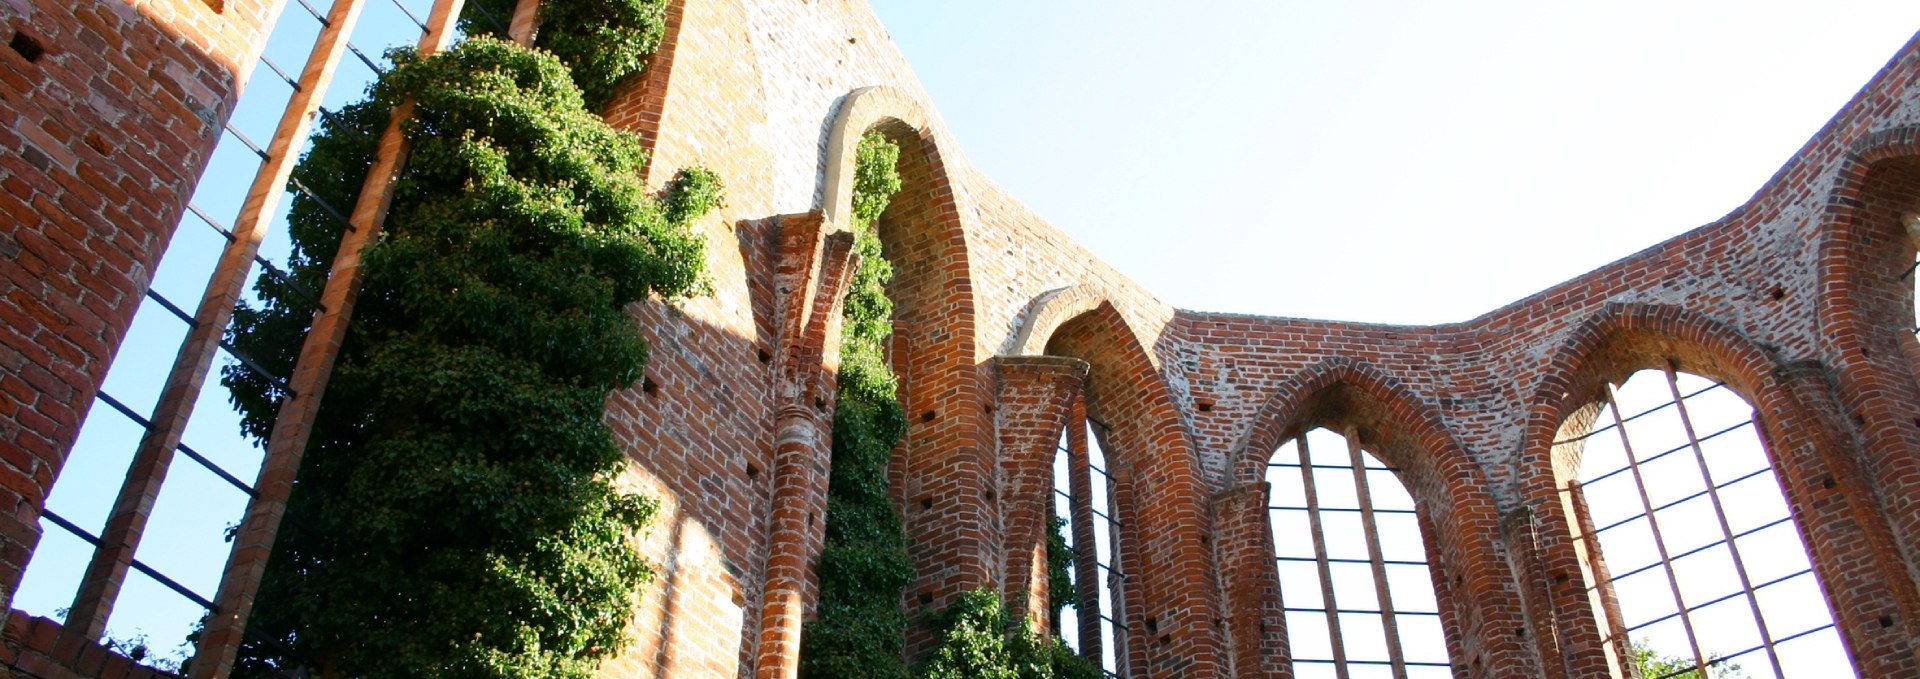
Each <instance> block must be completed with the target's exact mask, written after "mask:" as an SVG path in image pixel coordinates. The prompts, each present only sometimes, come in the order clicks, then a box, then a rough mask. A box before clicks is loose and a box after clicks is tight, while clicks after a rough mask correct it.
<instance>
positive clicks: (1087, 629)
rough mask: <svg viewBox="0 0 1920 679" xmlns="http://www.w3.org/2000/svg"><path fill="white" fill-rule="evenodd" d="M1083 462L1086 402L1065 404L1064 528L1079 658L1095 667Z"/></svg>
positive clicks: (1088, 488)
mask: <svg viewBox="0 0 1920 679" xmlns="http://www.w3.org/2000/svg"><path fill="white" fill-rule="evenodd" d="M1090 465H1091V461H1090V460H1088V459H1087V400H1086V397H1085V396H1084V395H1080V396H1078V397H1077V398H1074V399H1072V400H1071V401H1069V402H1068V404H1067V495H1068V496H1069V500H1068V504H1067V511H1068V512H1069V513H1071V514H1072V515H1071V516H1069V517H1067V528H1068V530H1071V531H1073V595H1074V598H1076V599H1078V600H1079V601H1080V603H1079V605H1078V606H1076V608H1077V609H1078V613H1079V615H1078V618H1079V623H1080V624H1079V627H1080V657H1082V658H1086V659H1087V661H1088V662H1091V663H1093V664H1094V665H1096V666H1098V665H1100V664H1101V660H1102V657H1103V656H1102V655H1101V653H1102V648H1103V646H1104V645H1105V644H1106V640H1105V639H1102V638H1101V637H1100V614H1101V611H1100V564H1099V561H1098V559H1099V558H1100V553H1099V547H1098V545H1097V544H1096V543H1095V542H1094V540H1096V539H1097V538H1095V537H1094V534H1093V531H1094V528H1093V469H1092V467H1091V466H1090Z"/></svg>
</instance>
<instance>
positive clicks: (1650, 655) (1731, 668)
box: [1632, 641, 1746, 679]
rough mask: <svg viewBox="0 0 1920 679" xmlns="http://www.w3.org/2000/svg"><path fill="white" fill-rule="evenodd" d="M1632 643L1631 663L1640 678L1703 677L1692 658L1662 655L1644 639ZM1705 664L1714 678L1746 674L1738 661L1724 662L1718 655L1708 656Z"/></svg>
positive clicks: (1735, 678) (1730, 678)
mask: <svg viewBox="0 0 1920 679" xmlns="http://www.w3.org/2000/svg"><path fill="white" fill-rule="evenodd" d="M1632 645H1633V665H1634V667H1635V668H1637V669H1638V670H1639V671H1640V679H1663V678H1664V679H1705V677H1703V676H1702V675H1701V673H1700V670H1699V669H1697V668H1695V667H1694V664H1693V661H1692V660H1688V659H1685V658H1681V657H1678V656H1670V655H1663V654H1661V653H1660V652H1659V651H1656V650H1653V646H1652V645H1650V644H1648V643H1647V642H1645V641H1635V642H1632ZM1707 664H1708V665H1711V666H1712V667H1713V676H1714V679H1737V678H1738V677H1745V676H1746V675H1745V674H1744V673H1742V672H1741V670H1740V664H1739V663H1730V662H1724V661H1722V660H1720V658H1719V656H1714V657H1711V658H1708V659H1707Z"/></svg>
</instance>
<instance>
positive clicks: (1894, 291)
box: [1814, 125, 1920, 579]
mask: <svg viewBox="0 0 1920 679" xmlns="http://www.w3.org/2000/svg"><path fill="white" fill-rule="evenodd" d="M1916 213H1920V125H1908V126H1902V127H1894V128H1889V129H1884V130H1880V131H1877V132H1873V133H1870V134H1866V135H1864V136H1862V137H1861V138H1860V139H1858V140H1857V141H1855V142H1854V143H1853V144H1851V145H1850V146H1849V147H1848V152H1847V154H1846V156H1845V157H1844V158H1843V159H1842V160H1840V167H1839V170H1838V172H1837V179H1836V180H1835V185H1834V188H1833V190H1832V193H1831V194H1830V195H1829V196H1828V199H1827V205H1826V213H1825V214H1824V215H1823V220H1824V221H1823V223H1822V225H1821V227H1820V231H1819V232H1818V233H1816V234H1815V236H1814V237H1815V240H1816V242H1817V250H1816V252H1817V256H1818V260H1817V266H1818V269H1817V275H1818V282H1819V295H1820V296H1819V298H1818V304H1817V306H1816V310H1817V314H1818V322H1819V326H1820V335H1821V336H1822V337H1826V338H1845V341H1831V342H1829V344H1828V346H1825V347H1822V350H1823V354H1824V360H1826V361H1827V362H1829V363H1830V364H1831V365H1832V367H1833V370H1834V372H1835V373H1836V375H1837V377H1838V379H1837V385H1836V386H1837V389H1836V392H1837V396H1838V397H1839V399H1840V401H1841V403H1842V405H1843V407H1844V408H1845V409H1846V410H1847V411H1848V412H1849V413H1852V414H1854V415H1855V427H1856V428H1857V429H1858V430H1859V433H1860V435H1861V436H1862V437H1863V439H1864V441H1863V446H1862V450H1861V453H1862V455H1863V459H1862V460H1861V462H1862V463H1863V464H1864V465H1865V467H1866V469H1867V470H1868V471H1869V473H1870V474H1871V476H1870V478H1871V479H1872V481H1873V483H1874V487H1875V489H1876V490H1877V491H1878V493H1877V495H1879V498H1880V500H1879V501H1880V503H1881V505H1882V507H1881V510H1882V511H1881V513H1882V514H1883V515H1885V516H1887V517H1890V518H1889V523H1890V524H1891V527H1892V530H1893V534H1894V538H1895V545H1896V548H1897V549H1898V551H1899V553H1900V556H1901V558H1902V560H1903V562H1904V564H1905V567H1906V569H1907V572H1908V576H1909V577H1910V578H1915V579H1920V488H1915V487H1914V486H1913V484H1911V483H1909V482H1905V481H1902V480H1901V479H1900V478H1898V477H1899V474H1897V473H1894V472H1893V471H1891V470H1893V469H1896V468H1901V467H1911V466H1912V465H1915V464H1920V429H1917V428H1915V427H1912V426H1909V425H1910V423H1911V422H1913V421H1914V420H1915V419H1916V418H1920V340H1916V339H1915V336H1914V333H1913V330H1914V327H1915V326H1916V325H1920V323H1916V322H1915V319H1914V318H1913V316H1912V309H1913V295H1914V278H1913V277H1914V276H1920V272H1912V273H1908V272H1907V269H1908V267H1910V266H1912V265H1913V261H1914V259H1913V256H1912V255H1913V253H1914V250H1915V246H1916V243H1915V238H1914V236H1913V235H1912V234H1909V233H1908V232H1907V229H1906V228H1903V226H1902V224H1901V222H1902V221H1904V220H1913V219H1920V217H1915V214H1916Z"/></svg>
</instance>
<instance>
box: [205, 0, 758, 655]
mask: <svg viewBox="0 0 1920 679" xmlns="http://www.w3.org/2000/svg"><path fill="white" fill-rule="evenodd" d="M562 4H564V3H562ZM403 100H412V101H414V102H415V103H416V105H417V108H416V111H415V115H414V118H413V119H412V120H411V121H410V122H409V123H407V125H406V128H405V129H406V131H407V134H408V137H409V139H410V140H411V141H412V153H411V157H410V158H409V160H408V162H407V163H406V165H405V169H404V171H403V173H402V174H401V176H400V178H399V181H398V182H397V184H396V185H395V188H394V195H393V202H392V207H391V209H390V212H389V216H388V218H387V220H386V226H385V234H384V235H383V237H382V238H381V239H380V240H379V241H378V242H377V243H375V244H374V245H373V246H372V247H370V248H369V249H368V251H367V253H366V258H365V282H364V287H363V291H362V292H361V294H360V297H359V301H358V305H357V307H356V309H355V313H354V317H353V324H352V327H351V329H350V331H349V332H348V333H347V338H346V341H345V343H344V344H343V346H342V347H341V349H340V357H339V360H338V363H337V366H336V368H335V369H334V372H333V375H332V378H331V385H330V387H329V389H328V392H327V395H326V398H325V401H324V404H323V407H322V408H321V410H320V412H319V415H318V417H317V419H316V421H315V422H314V425H313V436H312V440H311V443H310V444H309V446H308V450H307V452H306V458H305V462H304V464H303V466H302V468H301V472H300V476H299V479H298V481H297V483H296V487H295V490H294V492H293V495H292V497H291V499H290V500H289V503H288V506H287V511H286V519H285V520H284V521H283V522H282V528H281V532H280V537H279V540H278V541H277V543H276V544H275V551H274V554H273V557H272V559H271V560H270V561H269V562H268V571H267V574H266V577H265V579H264V581H263V583H262V586H261V590H260V595H259V600H258V602H257V604H256V606H255V608H254V611H255V613H254V616H253V628H254V631H255V632H256V633H257V634H255V635H254V637H253V638H252V639H250V640H249V642H248V643H247V644H246V645H245V646H244V647H243V649H242V658H241V662H242V666H241V670H240V671H239V672H238V673H237V674H239V675H241V676H248V675H253V676H264V675H268V674H273V673H276V672H279V671H283V670H289V669H292V668H296V667H307V668H313V669H318V670H321V671H323V672H325V673H327V674H331V675H337V676H466V677H586V676H590V675H591V674H592V672H593V671H594V669H595V668H596V667H597V666H598V664H599V662H600V660H601V659H603V658H606V657H609V656H611V655H613V654H615V653H617V652H619V651H620V650H621V649H622V648H623V647H624V646H625V645H626V644H627V642H628V639H627V637H626V634H625V631H626V625H627V622H628V618H629V616H630V614H631V611H632V608H633V605H634V602H635V600H636V597H637V596H638V593H639V589H640V587H641V586H642V585H644V584H645V582H646V580H647V579H648V577H649V576H650V573H649V570H648V568H647V565H646V563H645V562H644V561H642V560H641V558H640V557H639V555H638V553H637V551H636V550H635V548H634V544H633V540H634V539H635V537H636V536H637V534H638V532H639V531H641V530H642V529H643V527H644V526H645V524H646V522H647V520H648V518H649V516H650V515H651V514H652V512H653V508H654V505H653V503H652V502H650V501H649V500H647V499H646V498H644V497H642V496H639V495H636V494H633V493H629V492H625V491H622V490H620V489H619V488H618V487H617V486H616V485H615V479H616V477H617V476H618V474H619V473H620V472H621V471H622V470H623V469H624V465H625V464H626V456H625V454H624V453H623V452H622V451H621V450H620V448H618V447H617V446H616V445H615V443H614V441H613V438H612V435H611V432H610V431H609V430H608V428H607V427H606V425H605V424H604V423H603V422H602V420H601V415H602V410H603V409H604V406H605V400H606V397H607V394H608V393H609V392H610V391H612V390H615V389H621V388H625V387H628V386H630V385H631V384H632V383H633V382H634V381H635V380H637V379H638V378H639V376H640V369H641V367H642V365H643V364H644V363H645V361H646V358H647V346H646V343H645V342H644V340H643V339H642V338H641V336H640V334H639V331H638V328H637V327H635V325H634V323H633V321H632V319H631V318H630V317H628V316H627V315H626V313H625V312H624V311H623V309H624V307H626V306H627V305H629V304H631V303H634V302H636V301H640V300H643V299H646V298H648V297H650V296H657V297H660V298H666V299H673V298H677V297H682V296H685V295H688V294H692V293H694V292H696V291H697V290H698V289H699V288H700V285H701V280H702V276H703V274H704V266H705V265H704V262H703V255H704V244H703V242H702V240H701V238H700V237H699V236H698V235H697V234H695V233H694V232H693V231H692V230H691V228H690V227H689V224H688V223H689V221H690V220H692V219H693V218H695V217H698V216H699V215H700V214H702V213H705V212H707V211H708V210H709V209H710V208H712V207H713V206H714V205H715V204H716V203H717V202H718V200H719V195H720V189H719V182H718V179H717V178H716V177H714V176H713V175H712V174H711V173H707V172H704V171H699V170H694V171H687V172H683V173H682V174H681V175H680V176H678V177H677V178H676V179H675V180H674V182H673V183H672V184H671V186H670V188H669V190H668V192H667V193H668V195H667V196H666V198H665V199H664V200H662V199H657V198H655V197H653V196H651V195H649V194H648V192H647V191H646V190H645V187H644V185H642V183H641V181H640V179H639V177H640V171H641V168H642V164H643V163H644V162H645V157H644V153H643V152H642V150H641V148H640V145H639V142H638V139H637V138H636V137H635V136H633V135H632V134H629V133H626V132H621V131H617V130H614V129H612V128H610V127H608V126H607V125H606V124H605V123H604V122H602V121H601V120H600V119H599V118H598V117H597V116H595V115H593V114H592V113H590V112H588V109H587V107H586V102H585V100H584V99H583V98H582V94H581V91H580V89H579V88H577V87H576V86H575V84H574V82H573V81H572V79H571V78H570V77H569V74H568V71H567V69H566V67H565V66H563V65H562V63H561V62H560V61H559V60H557V59H555V58H553V57H552V56H550V55H547V54H544V53H540V52H536V51H531V50H527V49H524V48H522V47H519V46H516V45H513V44H511V43H506V42H501V41H497V40H493V39H490V38H485V37H475V38H470V39H468V40H466V41H464V42H462V43H461V44H460V45H458V46H457V47H454V48H453V49H451V50H449V51H447V52H445V53H443V54H440V55H436V56H432V57H428V58H424V59H422V58H416V57H414V56H412V55H410V54H408V53H404V52H402V53H398V54H397V57H396V66H395V68H394V69H392V70H391V71H390V72H388V73H387V74H385V75H384V76H383V77H382V78H381V79H380V81H379V82H378V83H377V84H376V85H375V87H374V88H373V90H372V93H371V98H370V99H369V100H368V101H366V102H363V103H359V104H355V105H352V106H348V107H346V108H345V109H344V110H343V111H342V112H341V114H340V115H339V116H337V117H334V118H333V119H331V120H329V121H328V122H327V123H326V124H325V125H323V126H322V128H321V130H320V132H319V133H318V134H317V135H315V137H314V140H313V147H312V150H311V151H309V152H308V154H307V155H306V157H305V158H304V159H303V160H302V162H301V164H300V165H299V167H298V168H297V169H296V170H295V176H296V177H297V178H298V179H299V180H300V181H301V182H303V183H305V184H306V185H307V186H309V187H311V188H312V189H313V191H314V193H315V194H316V195H317V196H318V197H319V198H320V199H322V200H324V201H325V202H326V205H325V206H323V205H322V204H321V203H320V201H318V200H315V199H313V198H311V197H308V196H304V195H299V196H296V197H295V199H294V201H293V205H292V211H291V214H290V216H289V222H290V229H289V231H290V235H291V237H292V239H293V242H294V254H293V257H292V259H291V261H290V265H291V266H290V269H291V277H292V279H293V281H294V282H295V283H297V284H298V285H300V286H301V287H303V288H305V289H307V290H319V289H320V288H321V287H322V286H323V285H324V283H325V278H326V275H327V267H328V263H329V262H330V260H331V259H332V257H333V253H334V251H335V249H336V248H337V247H338V245H339V243H340V239H341V233H342V229H341V227H340V225H339V223H338V222H337V221H336V219H335V218H334V217H333V216H332V215H331V214H330V212H331V211H333V210H334V209H344V207H343V206H350V205H352V204H353V203H354V200H355V198H356V197H357V193H358V190H359V186H360V181H361V178H363V177H365V176H366V172H367V168H368V167H369V166H370V164H371V162H372V158H373V155H374V142H375V140H376V139H377V137H378V136H379V134H380V131H381V129H382V128H383V127H384V126H385V124H386V120H387V117H388V114H387V112H388V111H389V110H391V109H392V107H393V106H394V105H395V104H397V103H399V102H401V101H403ZM256 290H257V292H258V293H259V297H260V299H261V304H260V306H258V307H253V306H249V305H245V304H243V305H242V306H241V307H240V308H239V309H237V310H236V312H235V316H234V325H233V328H232V330H231V335H230V338H231V340H232V341H233V343H234V344H235V345H236V346H238V347H239V348H240V349H241V350H242V351H243V352H245V353H247V354H250V355H252V356H254V357H256V358H257V359H258V360H259V361H260V362H262V363H264V364H266V365H267V366H268V367H269V368H270V369H272V371H273V372H276V373H278V374H289V373H290V372H291V369H292V367H293V363H294V358H295V355H296V354H297V353H298V351H299V346H300V343H301V340H302V336H303V335H304V334H305V332H306V330H307V327H308V325H309V323H310V321H311V318H312V316H311V314H312V311H313V308H312V306H311V304H310V303H309V302H307V301H306V300H305V299H304V298H303V296H302V295H301V294H299V293H297V292H295V290H294V289H293V288H292V287H290V286H288V285H286V284H284V283H282V282H280V281H278V280H275V279H273V278H271V277H265V276H263V277H261V278H260V279H259V282H258V283H257V285H256ZM223 382H224V383H225V384H226V385H227V386H228V388H229V389H230V390H231V392H232V398H233V400H234V402H235V404H236V405H237V406H238V407H239V408H240V410H241V412H242V414H243V426H244V427H245V429H246V430H247V432H248V433H249V434H251V435H252V436H254V437H256V438H260V439H262V440H264V439H265V437H266V435H267V433H268V431H269V430H270V429H271V427H272V423H273V419H274V417H275V414H276V410H277V401H278V400H279V399H280V398H282V397H283V396H285V394H284V393H283V392H282V391H281V390H280V389H279V388H278V387H276V386H275V385H273V384H271V383H268V382H265V381H262V380H260V379H258V378H257V377H255V376H254V375H253V374H252V373H250V372H248V371H245V370H239V369H233V368H229V369H228V370H226V371H225V374H224V376H223Z"/></svg>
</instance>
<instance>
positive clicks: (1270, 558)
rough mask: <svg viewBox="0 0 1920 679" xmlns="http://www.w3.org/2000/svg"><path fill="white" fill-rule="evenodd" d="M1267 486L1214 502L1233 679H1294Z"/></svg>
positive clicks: (1235, 491)
mask: <svg viewBox="0 0 1920 679" xmlns="http://www.w3.org/2000/svg"><path fill="white" fill-rule="evenodd" d="M1270 485H1271V484H1268V483H1266V482H1259V483H1249V484H1245V485H1241V486H1237V487H1234V488H1229V489H1227V490H1223V491H1220V492H1219V493H1216V494H1214V496H1213V503H1212V504H1213V531H1214V537H1213V545H1214V550H1215V554H1216V556H1215V557H1214V558H1215V559H1216V560H1217V561H1216V563H1218V564H1219V566H1220V591H1221V592H1222V593H1224V594H1225V598H1226V601H1227V602H1228V606H1227V613H1228V614H1227V642H1228V648H1227V650H1228V662H1230V663H1231V672H1232V674H1233V676H1235V677H1265V678H1266V679H1292V677H1293V663H1292V659H1293V653H1292V651H1291V650H1290V649H1288V648H1287V620H1286V611H1285V610H1284V609H1285V607H1284V606H1283V605H1282V604H1281V599H1280V571H1279V570H1278V569H1277V568H1276V567H1275V558H1274V546H1273V531H1272V530H1271V527H1270V524H1269V521H1268V519H1267V493H1268V487H1269V486H1270Z"/></svg>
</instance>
